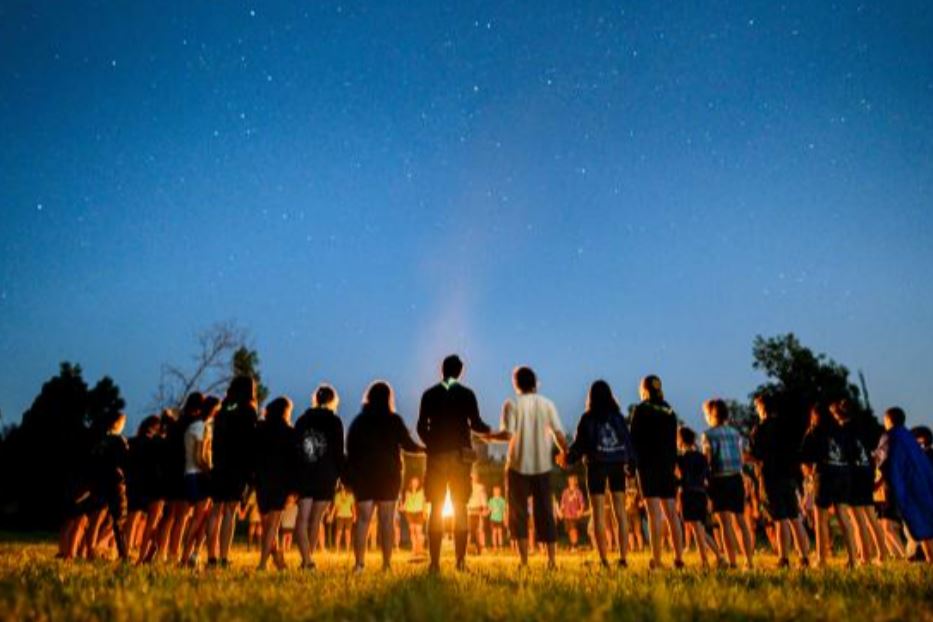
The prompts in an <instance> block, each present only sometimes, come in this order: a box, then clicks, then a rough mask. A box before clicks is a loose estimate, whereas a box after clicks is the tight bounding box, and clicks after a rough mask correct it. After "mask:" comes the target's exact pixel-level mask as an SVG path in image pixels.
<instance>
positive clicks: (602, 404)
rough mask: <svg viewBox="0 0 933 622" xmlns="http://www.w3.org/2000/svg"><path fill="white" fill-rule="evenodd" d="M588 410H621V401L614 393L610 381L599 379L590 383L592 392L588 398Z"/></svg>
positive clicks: (597, 411) (602, 412) (614, 411)
mask: <svg viewBox="0 0 933 622" xmlns="http://www.w3.org/2000/svg"><path fill="white" fill-rule="evenodd" d="M586 411H587V412H590V413H598V414H606V413H618V412H621V409H620V408H619V402H617V401H616V398H615V396H614V395H613V394H612V388H611V387H610V386H609V383H608V382H606V381H605V380H597V381H596V382H594V383H593V384H592V385H590V393H589V395H587V398H586Z"/></svg>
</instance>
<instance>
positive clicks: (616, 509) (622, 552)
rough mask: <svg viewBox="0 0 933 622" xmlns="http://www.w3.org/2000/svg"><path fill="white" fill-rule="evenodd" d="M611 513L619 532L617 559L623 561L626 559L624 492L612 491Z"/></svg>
mask: <svg viewBox="0 0 933 622" xmlns="http://www.w3.org/2000/svg"><path fill="white" fill-rule="evenodd" d="M612 513H613V514H615V517H616V527H617V528H618V533H619V536H618V540H619V560H620V561H621V562H623V563H624V562H625V561H626V560H627V559H628V517H627V516H626V515H625V493H624V492H614V493H612Z"/></svg>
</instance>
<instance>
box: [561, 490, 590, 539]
mask: <svg viewBox="0 0 933 622" xmlns="http://www.w3.org/2000/svg"><path fill="white" fill-rule="evenodd" d="M584 509H586V502H585V501H584V500H583V493H582V492H581V491H580V485H579V483H578V480H577V476H576V475H571V476H570V477H568V478H567V488H565V489H564V492H563V493H561V496H560V508H559V515H560V517H561V518H563V519H564V528H565V529H566V530H567V537H568V538H569V540H570V550H571V552H574V551H576V550H577V544H578V542H579V541H580V519H582V518H583V510H584Z"/></svg>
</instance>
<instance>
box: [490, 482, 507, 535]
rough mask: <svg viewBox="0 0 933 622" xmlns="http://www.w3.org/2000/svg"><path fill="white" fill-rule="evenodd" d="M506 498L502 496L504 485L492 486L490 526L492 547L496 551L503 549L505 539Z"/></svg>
mask: <svg viewBox="0 0 933 622" xmlns="http://www.w3.org/2000/svg"><path fill="white" fill-rule="evenodd" d="M505 510H506V503H505V498H504V497H503V496H502V487H501V486H493V487H492V497H490V499H489V527H490V531H491V535H492V548H493V550H494V551H499V550H501V549H502V545H503V542H504V540H505Z"/></svg>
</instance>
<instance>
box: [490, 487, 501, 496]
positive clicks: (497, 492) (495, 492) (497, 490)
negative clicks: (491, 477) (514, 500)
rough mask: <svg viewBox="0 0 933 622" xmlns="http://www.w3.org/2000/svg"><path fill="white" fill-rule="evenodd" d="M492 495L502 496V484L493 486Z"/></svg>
mask: <svg viewBox="0 0 933 622" xmlns="http://www.w3.org/2000/svg"><path fill="white" fill-rule="evenodd" d="M492 496H493V497H501V496H502V486H493V487H492Z"/></svg>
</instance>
